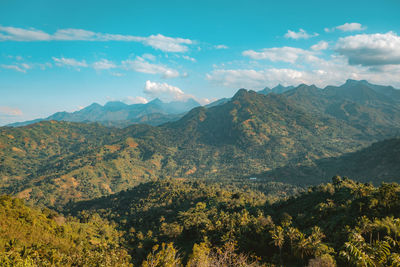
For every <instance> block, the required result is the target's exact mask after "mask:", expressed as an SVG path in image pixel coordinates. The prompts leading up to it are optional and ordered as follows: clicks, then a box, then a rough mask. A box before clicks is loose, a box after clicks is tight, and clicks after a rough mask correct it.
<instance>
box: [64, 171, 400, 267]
mask: <svg viewBox="0 0 400 267" xmlns="http://www.w3.org/2000/svg"><path fill="white" fill-rule="evenodd" d="M332 180H333V183H329V184H322V185H319V186H316V187H310V188H309V189H308V190H306V191H305V192H303V193H299V194H298V195H297V196H293V197H290V198H287V199H282V200H281V201H278V202H273V203H270V202H269V201H267V197H266V196H265V195H263V194H261V193H259V192H258V193H257V191H253V190H249V189H247V190H244V189H243V188H240V189H239V188H236V187H234V186H227V185H225V184H224V185H223V186H222V187H221V186H220V185H219V184H210V183H200V182H193V181H180V180H164V181H157V182H151V183H145V184H142V185H139V186H137V187H135V188H133V189H131V190H128V191H125V192H121V193H119V194H117V195H113V196H109V197H104V198H101V199H96V200H92V201H86V202H81V203H76V204H73V205H72V206H70V207H69V211H70V212H72V213H73V214H78V215H79V214H81V215H80V216H82V212H84V213H87V212H88V211H90V212H94V213H98V214H100V216H102V217H104V218H107V219H109V220H113V221H115V222H116V223H117V225H119V227H120V228H121V230H124V231H125V236H126V239H127V240H128V241H129V244H130V246H131V247H132V248H133V250H132V251H133V254H132V257H133V258H134V259H135V261H136V264H140V263H141V262H142V261H143V260H146V259H147V257H148V255H153V256H152V257H155V255H156V254H157V253H155V252H153V250H152V247H153V246H154V245H157V244H162V243H165V244H168V243H170V242H173V243H174V245H173V247H174V249H176V250H177V251H179V253H178V254H179V257H180V259H181V263H182V264H187V265H188V266H219V265H212V264H216V262H219V261H224V260H227V259H228V258H230V257H233V258H235V259H236V260H237V261H238V262H244V263H243V264H244V265H243V266H251V264H276V265H283V266H305V265H307V264H308V265H309V266H336V262H337V263H338V264H339V265H340V266H348V265H351V264H354V265H356V266H358V265H360V264H359V263H358V262H357V260H358V259H360V257H361V258H362V259H363V262H364V263H365V265H363V266H392V265H393V266H396V265H395V262H398V255H399V253H400V247H399V244H400V241H399V240H400V218H399V217H398V216H399V215H398V214H400V200H399V198H398V197H399V195H400V186H399V185H398V184H382V185H381V186H380V187H374V186H372V185H371V184H363V183H358V182H354V181H352V180H349V179H348V178H341V177H334V178H333V179H332ZM232 245H233V247H229V246H232ZM228 247H229V248H228ZM227 251H230V252H229V253H228V252H227ZM224 253H228V254H229V255H230V256H227V254H224ZM218 255H219V256H218ZM221 255H225V256H221ZM219 257H221V258H219ZM223 259H224V260H223ZM230 259H232V258H230ZM239 259H240V260H239ZM200 262H203V263H204V264H203V265H202V264H201V263H200ZM364 263H363V264H364ZM207 264H209V265H207ZM246 264H247V265H246ZM368 264H369V265H368ZM372 264H375V265H372ZM220 266H225V265H223V264H222V265H220ZM228 266H231V265H229V264H228Z"/></svg>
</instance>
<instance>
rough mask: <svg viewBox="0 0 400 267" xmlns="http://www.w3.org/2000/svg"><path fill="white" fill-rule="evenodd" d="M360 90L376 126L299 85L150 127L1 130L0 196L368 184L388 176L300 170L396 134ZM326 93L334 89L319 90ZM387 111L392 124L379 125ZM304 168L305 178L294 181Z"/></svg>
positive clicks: (43, 199)
mask: <svg viewBox="0 0 400 267" xmlns="http://www.w3.org/2000/svg"><path fill="white" fill-rule="evenodd" d="M346 86H347V85H346ZM363 86H364V85H363ZM365 87H366V86H364V87H361V88H358V89H357V90H366V91H368V92H369V93H371V92H370V91H372V92H373V93H371V94H370V95H369V94H368V97H367V98H366V99H369V100H368V101H366V100H365V99H364V100H359V101H358V100H357V101H358V103H359V104H357V105H361V107H363V109H365V110H369V111H368V112H370V113H374V114H375V115H376V114H377V115H376V116H378V115H379V113H378V112H375V111H374V110H373V108H372V106H373V105H372V104H371V103H380V105H381V104H382V103H383V102H384V101H386V102H385V103H386V104H387V108H388V110H386V111H385V110H384V109H383V108H382V106H379V105H378V106H379V110H381V112H384V111H385V112H386V113H385V115H384V116H383V115H382V116H383V117H380V118H381V119H374V118H372V117H368V116H367V117H366V116H364V115H365V113H357V112H355V113H354V112H353V113H351V116H352V118H353V117H357V118H358V119H357V121H358V122H357V123H353V120H352V119H349V118H342V117H340V116H339V115H335V116H333V115H332V114H330V113H329V112H328V111H329V110H331V108H330V107H328V108H327V110H322V109H321V108H322V107H323V106H324V103H325V104H326V103H328V102H329V101H328V99H327V98H326V96H324V95H321V94H325V91H327V90H328V89H323V90H321V89H318V88H315V87H307V86H299V87H298V88H295V89H292V90H289V91H286V92H285V93H283V94H282V95H277V94H268V95H263V94H258V93H256V92H254V91H246V90H244V89H242V90H239V91H238V92H237V93H236V94H235V96H234V97H233V98H232V99H231V100H230V101H228V102H226V103H223V104H220V105H216V106H212V107H209V108H205V107H198V108H195V109H193V110H191V111H190V112H189V113H188V114H186V115H185V116H184V117H183V118H181V119H180V120H178V121H176V122H170V123H166V124H164V125H161V126H158V127H153V126H149V125H132V126H130V127H127V128H123V129H118V128H107V127H105V126H102V125H100V124H84V123H71V122H55V121H48V122H40V123H37V124H33V125H30V126H25V127H17V128H9V127H3V128H0V147H1V150H0V162H1V164H0V192H2V193H7V194H14V195H17V196H19V197H22V198H25V199H27V200H29V201H32V202H33V203H41V204H44V205H47V206H59V205H63V204H65V203H67V202H68V201H70V200H73V201H76V200H85V199H92V198H95V197H100V196H104V195H108V194H112V193H116V192H119V191H121V190H125V189H128V188H131V187H133V186H135V185H137V184H139V183H141V182H145V181H150V180H154V179H158V178H160V177H161V178H201V179H208V180H209V179H211V180H221V181H223V180H231V181H233V180H238V179H239V180H240V179H243V178H248V177H251V176H257V177H267V178H269V180H271V179H272V180H273V181H283V182H290V183H292V184H295V185H300V186H304V185H307V184H316V183H320V182H323V181H326V180H324V178H328V177H330V176H332V175H335V174H336V173H343V175H352V177H355V178H357V179H359V178H360V179H362V177H361V176H362V175H363V174H364V173H365V174H366V175H367V177H365V178H364V180H368V181H369V180H371V179H372V180H373V179H375V178H378V177H388V175H386V176H385V175H383V174H382V173H381V174H382V175H383V176H379V173H377V172H369V169H368V168H367V169H366V168H365V167H364V166H365V165H362V164H363V163H362V161H361V160H358V161H357V160H355V161H353V162H358V163H357V166H355V167H354V168H353V169H352V171H350V170H349V172H350V173H344V172H339V171H338V170H342V167H343V166H344V165H343V164H344V163H345V162H347V161H348V162H351V160H344V161H343V162H344V163H343V164H340V163H338V164H331V166H329V168H328V169H327V168H325V167H321V168H316V172H313V170H309V171H307V168H308V167H310V166H316V165H318V164H320V163H321V162H326V160H330V159H334V158H338V157H341V156H342V155H344V154H346V153H351V152H355V151H357V150H360V149H362V148H365V147H367V146H368V145H369V144H371V143H372V142H376V141H379V140H382V139H384V138H388V137H391V136H393V135H396V132H397V131H398V130H397V129H398V128H397V124H399V123H400V119H397V117H396V116H397V114H398V112H397V111H396V110H395V109H392V107H394V106H395V104H393V101H394V100H390V99H391V98H388V97H387V96H386V95H385V94H383V93H378V92H377V91H374V90H373V89H371V88H370V86H367V87H368V88H365ZM346 88H347V87H346ZM332 90H333V91H335V90H336V89H335V90H334V89H329V90H328V91H332ZM343 90H344V89H343V88H339V89H337V90H336V91H335V92H336V93H335V94H337V95H343V92H342V91H343ZM379 90H381V91H382V90H383V91H384V92H386V91H385V90H386V89H382V88H380V89H379ZM341 92H342V93H341ZM346 92H347V91H346ZM349 94H350V93H349V92H347V93H346V94H344V95H349ZM299 95H302V96H303V97H299ZM320 95H321V96H320ZM350 95H351V94H350ZM312 97H314V98H318V99H319V100H320V102H317V101H316V104H315V105H314V106H312V105H311V104H310V105H307V102H304V103H303V102H302V101H303V100H304V99H306V98H307V99H308V98H309V99H313V98H312ZM346 97H347V98H346ZM346 97H345V96H343V99H347V100H343V99H342V100H343V101H350V100H349V99H350V98H351V97H350V96H346ZM342 100H340V101H342ZM389 100H390V101H389ZM338 101H339V100H338ZM352 101H356V100H355V99H353V100H352ZM338 103H339V102H338ZM354 103H355V102H354ZM371 105H372V106H371ZM374 105H375V104H374ZM382 105H383V104H382ZM376 109H377V108H376ZM389 113H390V114H391V115H390V116H391V117H390V118H391V120H388V119H387V118H389ZM364 121H365V122H364ZM367 122H368V123H367ZM393 153H394V152H393ZM349 155H353V154H349ZM368 166H370V164H368ZM368 166H367V167H368ZM371 166H372V165H371ZM303 167H305V168H306V170H305V171H300V172H299V173H297V171H296V170H298V168H303ZM371 168H372V167H371ZM382 168H384V167H382ZM291 170H294V171H291ZM364 170H366V171H364ZM396 170H397V169H393V171H392V173H391V174H390V175H392V178H393V180H394V181H397V180H396V178H398V176H397V171H396ZM363 171H364V172H363ZM303 172H305V173H306V174H304V173H303ZM307 173H308V174H310V175H308V174H307ZM307 175H308V176H307ZM305 178H306V179H305Z"/></svg>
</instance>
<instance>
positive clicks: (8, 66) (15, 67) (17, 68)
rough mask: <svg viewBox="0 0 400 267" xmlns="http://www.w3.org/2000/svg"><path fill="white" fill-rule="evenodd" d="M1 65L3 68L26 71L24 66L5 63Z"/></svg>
mask: <svg viewBox="0 0 400 267" xmlns="http://www.w3.org/2000/svg"><path fill="white" fill-rule="evenodd" d="M0 67H1V68H3V69H9V70H15V71H18V72H22V73H26V70H25V69H24V68H23V67H19V66H17V65H5V64H2V65H0Z"/></svg>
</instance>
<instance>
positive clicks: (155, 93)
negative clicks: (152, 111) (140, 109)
mask: <svg viewBox="0 0 400 267" xmlns="http://www.w3.org/2000/svg"><path fill="white" fill-rule="evenodd" d="M143 92H144V93H145V94H147V95H149V96H150V97H160V98H164V99H168V100H171V99H172V100H185V99H187V98H190V97H191V96H190V95H187V94H185V93H184V92H183V91H182V90H181V89H179V88H178V87H176V86H172V85H169V84H167V83H157V82H152V81H146V84H145V86H144V90H143Z"/></svg>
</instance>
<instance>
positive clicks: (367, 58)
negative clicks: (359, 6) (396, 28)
mask: <svg viewBox="0 0 400 267" xmlns="http://www.w3.org/2000/svg"><path fill="white" fill-rule="evenodd" d="M336 51H337V52H338V53H339V54H341V55H344V56H346V57H347V58H348V62H349V64H350V65H357V64H360V65H363V66H376V65H389V64H400V37H399V36H397V34H396V33H394V32H388V33H385V34H381V33H376V34H358V35H354V36H348V37H344V38H340V39H339V41H338V42H337V44H336Z"/></svg>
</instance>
